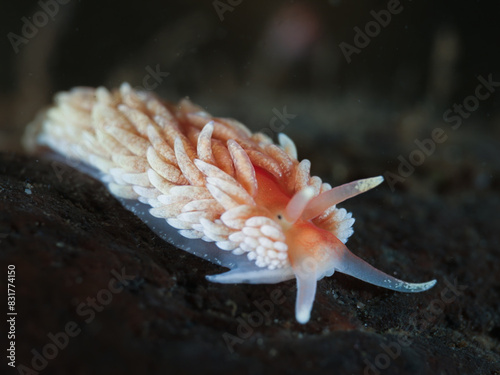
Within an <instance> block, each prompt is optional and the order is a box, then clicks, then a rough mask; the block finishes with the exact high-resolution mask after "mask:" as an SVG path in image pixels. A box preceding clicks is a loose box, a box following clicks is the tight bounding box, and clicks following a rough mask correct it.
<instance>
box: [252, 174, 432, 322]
mask: <svg viewBox="0 0 500 375" xmlns="http://www.w3.org/2000/svg"><path fill="white" fill-rule="evenodd" d="M257 179H258V180H259V194H258V197H257V200H258V201H259V204H262V205H264V206H265V207H266V208H267V209H268V211H269V212H270V213H271V215H272V216H273V217H274V220H275V221H276V222H278V223H279V224H280V226H281V228H282V231H283V234H284V237H285V242H286V245H287V253H288V262H289V264H290V266H291V268H292V270H293V274H294V275H295V278H296V279H297V301H296V306H295V315H296V318H297V320H298V321H299V322H300V323H307V322H308V321H309V319H310V314H311V309H312V304H313V302H314V297H315V294H316V284H317V281H318V280H320V279H322V278H323V277H325V276H331V275H333V273H334V272H335V271H338V272H342V273H345V274H348V275H351V276H354V277H356V278H358V279H361V280H364V281H366V282H368V283H371V284H374V285H378V286H381V287H384V288H388V289H391V290H396V291H402V292H421V291H424V290H427V289H429V288H431V287H432V286H433V285H434V284H435V281H434V280H433V281H430V282H427V283H420V284H412V283H407V282H404V281H401V280H399V279H396V278H394V277H392V276H390V275H387V274H385V273H383V272H382V271H379V270H377V269H375V268H374V267H372V266H371V265H369V264H368V263H366V262H365V261H364V260H362V259H360V258H358V257H357V256H355V255H354V254H352V253H351V252H350V251H349V250H348V249H347V247H346V246H345V245H344V243H343V242H342V241H341V240H340V239H339V238H337V237H336V236H335V234H334V233H332V232H330V231H328V230H326V229H323V228H320V227H319V226H317V225H316V224H315V223H314V220H313V219H314V218H316V217H318V216H320V215H321V214H323V213H324V212H325V210H327V209H331V208H332V207H333V206H334V205H336V204H338V203H340V202H342V201H344V200H346V199H348V198H351V197H353V196H355V195H358V194H360V193H363V192H365V191H367V190H369V189H372V188H374V187H375V186H377V185H379V184H380V183H381V182H382V181H383V178H382V177H381V176H378V177H373V178H368V179H363V180H358V181H353V182H351V183H348V184H345V185H341V186H338V187H335V188H333V189H331V190H327V191H324V192H322V193H320V194H318V195H315V193H314V189H313V188H312V187H305V188H304V189H302V190H300V191H298V192H296V193H295V194H294V195H293V196H291V197H290V196H289V195H287V194H285V193H283V192H282V191H281V190H280V189H279V188H278V187H277V186H276V185H275V184H274V182H273V180H272V179H271V178H270V177H268V176H267V175H265V174H262V173H257Z"/></svg>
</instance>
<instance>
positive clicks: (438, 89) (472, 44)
mask: <svg viewBox="0 0 500 375" xmlns="http://www.w3.org/2000/svg"><path fill="white" fill-rule="evenodd" d="M497 15H498V4H496V3H495V2H485V1H464V2H458V3H457V2H453V1H442V2H431V1H418V2H417V1H408V0H402V1H395V0H391V1H364V2H348V1H342V0H329V1H327V0H324V1H261V0H258V1H245V0H213V1H195V0H190V1H189V0H188V1H159V0H146V1H142V2H140V3H139V2H120V3H117V2H115V1H109V0H104V1H84V2H83V1H77V0H41V1H39V2H35V1H32V2H5V3H4V4H3V5H2V12H1V16H0V17H1V19H2V20H1V21H2V22H0V24H1V27H2V28H3V32H2V35H3V42H2V44H1V45H0V48H1V59H0V150H3V151H19V152H22V148H21V143H20V137H21V135H22V133H23V129H24V127H25V125H26V124H27V123H29V122H30V121H31V120H32V119H33V117H34V116H35V114H36V112H37V111H38V110H40V109H41V108H43V107H44V106H46V105H48V104H50V103H51V101H52V98H53V95H54V94H55V93H56V92H58V91H61V90H67V89H69V88H71V87H73V86H99V85H104V86H107V87H108V88H112V87H116V86H118V85H119V84H120V83H121V82H123V81H127V82H129V83H130V84H132V85H133V86H134V87H137V88H142V89H146V90H154V91H155V92H157V93H158V94H159V95H160V96H162V97H164V98H166V99H168V100H170V101H177V100H179V99H180V98H182V97H185V96H189V97H190V98H191V100H192V101H194V102H195V103H197V104H199V105H201V106H202V107H204V108H206V109H207V110H208V111H209V112H211V113H212V114H214V115H218V116H223V117H234V118H236V119H238V120H240V121H242V122H243V123H245V124H246V125H247V126H248V127H250V128H251V129H252V130H253V131H264V132H266V134H268V135H271V136H273V137H275V136H276V134H277V133H278V132H280V131H283V132H285V133H287V134H288V135H289V136H290V137H291V138H292V139H294V140H295V141H296V143H297V146H298V149H299V157H300V158H306V157H307V158H310V159H312V166H313V173H315V174H319V175H320V176H322V177H324V178H325V179H327V180H330V182H333V183H336V182H342V181H345V180H347V179H349V178H357V177H364V176H366V175H373V174H383V173H386V174H387V173H392V175H390V176H392V177H393V178H394V180H393V181H392V182H393V183H391V184H390V187H391V189H394V188H399V189H412V190H413V191H415V192H421V193H422V192H426V191H429V188H431V189H430V190H432V191H448V190H450V189H451V190H456V189H459V190H460V189H462V188H472V189H479V190H481V189H497V188H498V187H499V185H500V184H499V180H498V171H499V169H500V168H499V160H500V151H499V149H500V147H499V142H498V139H499V136H500V130H499V126H498V123H499V122H500V105H499V103H500V93H499V92H496V91H495V90H497V88H495V87H489V88H483V89H481V90H484V93H483V91H480V92H481V93H482V97H483V99H474V98H475V97H476V88H477V86H478V85H479V84H480V83H481V81H480V80H478V77H480V76H481V77H483V78H484V79H485V80H486V81H488V77H490V80H492V81H493V82H496V81H500V54H499V53H498V49H499V48H498V46H499V39H500V26H499V23H498V22H497V20H496V17H497ZM486 93H488V94H490V95H488V97H487V98H484V97H485V96H486V95H485V94H486ZM471 95H472V98H469V96H471ZM467 98H469V99H467ZM464 100H465V101H466V103H464ZM454 105H462V106H464V105H466V106H467V107H466V108H469V109H463V112H458V111H459V110H460V108H459V107H454ZM464 108H465V107H464ZM450 109H451V111H452V112H449V113H448V121H446V120H445V119H444V118H443V116H444V115H445V114H446V113H447V111H448V110H450ZM453 116H459V117H453ZM452 119H454V120H453V121H452ZM457 121H460V124H459V125H460V126H454V125H458V122H457ZM453 127H455V129H454V128H453ZM436 128H438V129H442V130H443V132H444V135H443V137H445V138H446V140H445V141H444V142H442V143H439V144H437V143H436V144H435V146H436V147H435V148H434V149H433V148H432V147H431V145H430V144H428V143H427V144H428V145H429V146H428V148H427V151H426V150H423V149H419V148H418V145H417V143H416V141H421V142H424V144H425V139H428V138H431V137H432V132H433V130H434V129H436ZM415 150H416V151H415ZM418 150H421V152H420V153H419V151H418ZM413 151H415V152H414V154H413V155H412V152H413ZM423 152H425V153H423ZM422 155H423V156H424V157H423V159H422ZM403 159H404V160H405V161H406V162H407V163H409V164H410V166H409V167H408V166H407V169H409V170H410V171H411V173H404V171H405V170H404V168H405V167H404V166H403V167H401V163H403V164H404V162H402V160H403ZM412 167H415V168H414V171H412ZM400 168H403V169H402V170H399V171H398V169H400ZM402 172H403V173H402ZM387 178H388V176H387V175H386V179H387ZM332 180H333V181H332Z"/></svg>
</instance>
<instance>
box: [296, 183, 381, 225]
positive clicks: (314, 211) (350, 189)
mask: <svg viewBox="0 0 500 375" xmlns="http://www.w3.org/2000/svg"><path fill="white" fill-rule="evenodd" d="M383 181H384V177H382V176H377V177H371V178H365V179H362V180H356V181H353V182H349V183H348V184H344V185H340V186H337V187H335V188H333V189H331V190H328V191H325V192H324V193H322V194H320V195H318V196H316V197H315V198H313V199H312V200H311V201H310V202H309V204H308V205H307V207H306V208H305V209H304V212H303V214H302V219H304V220H310V219H314V218H315V217H316V216H318V215H321V214H322V213H323V212H324V211H325V210H326V209H327V208H329V207H331V206H333V205H335V204H339V203H340V202H343V201H345V200H346V199H349V198H352V197H354V196H356V195H358V194H361V193H364V192H365V191H368V190H370V189H373V188H374V187H376V186H378V185H380V184H381V183H382V182H383Z"/></svg>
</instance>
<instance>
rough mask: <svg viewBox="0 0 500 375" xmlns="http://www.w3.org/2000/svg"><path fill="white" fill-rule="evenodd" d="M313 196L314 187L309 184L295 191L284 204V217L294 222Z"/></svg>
mask: <svg viewBox="0 0 500 375" xmlns="http://www.w3.org/2000/svg"><path fill="white" fill-rule="evenodd" d="M313 197H314V189H313V188H312V187H310V186H308V187H306V188H305V189H302V190H301V191H299V192H298V193H296V194H295V195H294V196H293V197H292V199H290V202H288V204H287V206H286V209H285V219H286V220H287V221H288V222H290V223H295V222H296V221H297V220H298V219H299V218H300V217H301V215H302V213H303V212H304V209H305V208H306V207H307V205H308V203H309V202H310V201H311V199H313Z"/></svg>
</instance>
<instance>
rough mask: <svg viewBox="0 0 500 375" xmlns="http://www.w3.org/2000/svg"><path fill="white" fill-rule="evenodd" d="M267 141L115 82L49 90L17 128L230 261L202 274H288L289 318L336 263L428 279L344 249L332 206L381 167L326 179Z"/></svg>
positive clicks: (188, 243) (342, 268)
mask: <svg viewBox="0 0 500 375" xmlns="http://www.w3.org/2000/svg"><path fill="white" fill-rule="evenodd" d="M278 141H279V142H278V143H279V144H275V143H274V142H273V141H272V140H271V139H270V138H269V137H268V136H266V135H264V134H262V133H254V134H252V133H251V132H250V130H249V129H248V128H247V127H246V126H244V125H243V124H241V123H240V122H238V121H236V120H233V119H229V118H219V117H212V116H211V115H210V114H208V113H207V112H206V111H204V110H203V109H202V108H201V107H198V106H196V105H194V104H192V103H191V102H190V101H189V100H187V99H185V100H181V101H180V102H179V103H178V104H176V105H174V104H170V103H167V102H164V101H162V100H161V99H159V98H158V97H157V96H156V95H154V94H153V93H151V92H144V91H136V90H134V89H132V88H131V87H130V85H128V84H126V83H124V84H122V86H121V87H120V88H119V89H117V90H114V91H112V92H110V91H108V90H107V89H105V88H103V87H99V88H97V89H94V88H84V87H78V88H74V89H72V90H71V91H69V92H62V93H59V94H57V95H56V97H55V105H54V106H52V107H50V108H49V109H47V110H45V111H43V112H41V114H40V115H39V116H38V117H37V119H36V120H35V121H34V122H33V123H32V124H30V126H29V127H28V129H27V131H26V134H25V137H24V142H25V146H26V147H27V148H28V149H33V148H35V147H39V146H45V147H49V148H50V149H52V150H54V151H56V152H57V153H58V154H60V155H62V156H63V157H64V159H63V160H77V161H78V162H79V164H78V166H79V167H80V168H81V169H83V170H84V171H85V172H86V173H90V174H92V175H93V176H96V177H98V178H100V179H101V181H103V182H104V183H105V184H106V185H107V186H108V188H109V190H110V192H111V193H112V194H113V195H114V196H116V197H117V198H118V199H120V200H121V202H122V203H123V204H124V205H125V207H127V208H128V209H129V210H131V211H132V212H134V213H135V214H136V215H138V216H139V217H141V218H142V220H144V221H145V222H146V223H147V224H148V225H149V226H150V227H151V228H152V229H153V230H154V231H155V232H156V233H158V234H159V235H160V236H161V237H162V238H164V239H165V240H167V241H169V242H171V243H173V244H174V245H176V246H178V247H180V248H182V249H183V250H185V251H188V252H191V253H193V254H195V255H197V256H200V257H202V258H204V259H207V260H209V261H211V262H214V263H217V264H219V265H222V266H225V267H227V268H229V269H230V271H228V272H225V273H222V274H218V275H210V276H207V279H208V280H210V281H212V282H216V283H253V284H267V283H279V282H282V281H285V280H289V279H293V278H296V279H297V300H296V305H295V306H296V307H295V315H296V319H297V321H299V322H300V323H306V322H308V321H309V319H310V315H311V309H312V305H313V302H314V297H315V294H316V284H317V281H318V280H320V279H322V278H323V277H325V276H331V275H333V273H334V272H335V271H338V272H342V273H345V274H347V275H351V276H353V277H355V278H358V279H360V280H363V281H365V282H368V283H370V284H374V285H377V286H380V287H384V288H387V289H391V290H395V291H399V292H411V293H415V292H422V291H425V290H428V289H430V288H431V287H432V286H434V284H435V283H436V281H435V280H432V281H429V282H424V283H408V282H405V281H401V280H399V279H396V278H394V277H392V276H390V275H387V274H385V273H383V272H381V271H379V270H377V269H375V268H374V267H372V266H371V265H369V264H368V263H366V262H365V261H364V260H362V259H360V258H359V257H357V256H356V255H354V254H353V253H351V252H350V251H349V250H348V249H347V247H346V246H345V243H346V241H347V239H348V238H349V236H351V234H352V233H353V229H352V225H353V223H354V219H353V218H352V215H351V213H347V212H346V210H345V209H343V208H338V207H337V204H339V203H340V202H342V201H344V200H346V199H349V198H351V197H354V196H356V195H358V194H360V193H363V192H365V191H367V190H369V189H372V188H374V187H375V186H377V185H379V184H380V183H381V182H382V181H383V178H382V177H381V176H379V177H373V178H367V179H363V180H358V181H354V182H350V183H347V184H345V185H341V186H338V187H335V188H332V187H331V186H330V185H329V184H328V183H324V182H322V180H321V179H320V178H319V177H317V176H311V175H310V166H311V163H310V162H309V160H307V159H303V160H301V161H300V162H299V161H298V159H297V150H296V147H295V145H294V143H293V142H292V140H291V139H290V138H288V137H287V136H286V135H285V134H279V135H278ZM200 239H201V240H202V241H200ZM203 241H205V242H203Z"/></svg>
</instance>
